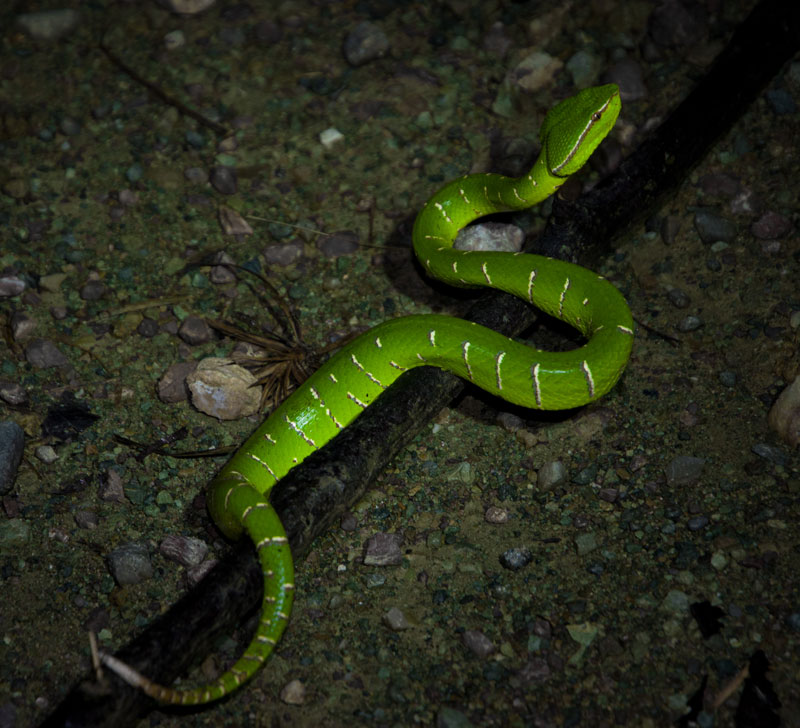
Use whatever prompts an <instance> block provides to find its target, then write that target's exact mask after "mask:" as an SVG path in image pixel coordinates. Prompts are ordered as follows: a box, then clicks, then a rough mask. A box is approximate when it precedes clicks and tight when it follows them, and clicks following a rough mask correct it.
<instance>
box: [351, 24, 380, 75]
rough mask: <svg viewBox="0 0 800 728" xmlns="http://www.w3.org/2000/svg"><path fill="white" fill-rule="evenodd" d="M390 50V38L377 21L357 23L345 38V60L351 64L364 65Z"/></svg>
mask: <svg viewBox="0 0 800 728" xmlns="http://www.w3.org/2000/svg"><path fill="white" fill-rule="evenodd" d="M388 50H389V39H388V38H387V36H386V33H384V32H383V30H382V29H381V27H380V26H379V25H378V24H377V23H372V22H370V21H368V20H365V21H364V22H362V23H359V24H358V25H356V27H355V28H353V30H351V31H350V32H349V33H348V34H347V37H346V38H345V40H344V44H343V51H344V57H345V60H347V62H348V63H349V64H350V65H351V66H363V65H364V64H365V63H368V62H369V61H374V60H375V59H376V58H381V57H382V56H384V55H386V53H387V52H388Z"/></svg>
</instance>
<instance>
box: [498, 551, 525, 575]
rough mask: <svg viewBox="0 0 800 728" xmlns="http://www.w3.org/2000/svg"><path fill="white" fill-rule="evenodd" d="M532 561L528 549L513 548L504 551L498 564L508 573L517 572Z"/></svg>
mask: <svg viewBox="0 0 800 728" xmlns="http://www.w3.org/2000/svg"><path fill="white" fill-rule="evenodd" d="M532 560H533V554H532V553H531V551H530V549H526V548H513V549H508V550H507V551H504V552H503V553H502V554H501V556H500V564H501V565H502V566H503V567H504V568H506V569H508V570H509V571H519V570H520V569H522V568H524V567H526V566H527V565H528V564H530V562H531V561H532Z"/></svg>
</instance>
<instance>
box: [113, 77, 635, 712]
mask: <svg viewBox="0 0 800 728" xmlns="http://www.w3.org/2000/svg"><path fill="white" fill-rule="evenodd" d="M620 108H621V102H620V96H619V89H618V88H617V86H615V85H613V84H608V85H605V86H599V87H594V88H588V89H585V90H583V91H581V92H580V93H578V94H577V95H575V96H573V97H571V98H568V99H566V100H564V101H562V102H561V103H559V104H558V105H557V106H555V107H554V108H553V109H552V110H551V111H550V112H549V113H548V114H547V116H546V117H545V120H544V122H543V123H542V128H541V132H540V139H541V143H542V151H541V154H540V155H539V157H538V159H537V160H536V162H535V163H534V166H533V168H532V169H531V170H530V172H529V173H528V174H526V175H524V176H523V177H520V178H519V179H512V178H509V177H503V176H500V175H496V174H472V175H468V176H465V177H461V178H460V179H457V180H454V181H452V182H449V183H448V184H446V185H445V186H444V187H442V188H441V189H440V190H439V191H438V192H437V193H436V194H435V195H433V197H431V198H430V199H429V200H428V202H427V203H426V204H425V206H424V207H423V208H422V210H421V212H420V213H419V215H418V216H417V219H416V222H415V223H414V230H413V243H414V251H415V253H416V255H417V257H418V259H419V260H420V262H421V263H422V265H423V266H424V267H425V270H426V271H427V272H428V273H429V274H430V275H432V276H435V277H436V278H438V279H440V280H442V281H445V282H446V283H449V284H451V285H454V286H460V287H480V286H488V287H491V288H497V289H500V290H503V291H507V292H508V293H512V294H514V295H515V296H519V297H520V298H522V299H523V300H525V301H527V302H529V303H531V304H533V305H535V306H537V307H538V308H540V309H542V310H543V311H545V312H546V313H548V314H550V315H552V316H555V317H556V318H559V319H561V320H562V321H565V322H567V323H568V324H570V325H571V326H573V327H575V328H576V329H577V330H578V331H580V332H581V333H582V334H583V335H584V336H585V337H586V339H587V343H586V344H585V345H584V346H582V347H581V348H579V349H575V350H573V351H568V352H560V353H550V352H542V351H536V350H534V349H531V348H530V347H528V346H526V345H524V344H521V343H518V342H516V341H513V340H511V339H509V338H507V337H505V336H502V335H501V334H498V333H496V332H495V331H492V330H490V329H487V328H484V327H482V326H479V325H477V324H474V323H470V322H467V321H463V320H461V319H458V318H452V317H449V316H439V315H434V314H431V315H421V316H406V317H403V318H398V319H394V320H390V321H386V322H385V323H382V324H379V325H378V326H375V327H374V328H372V329H370V330H369V331H366V332H365V333H364V334H362V335H361V336H359V337H358V338H356V339H354V340H353V341H351V342H350V343H349V344H347V345H346V346H344V347H343V348H342V349H341V350H340V351H339V352H338V353H337V354H336V355H335V356H333V357H332V358H331V359H329V360H328V361H327V362H326V363H325V364H324V365H323V366H322V367H321V368H320V369H319V370H318V371H317V372H315V373H314V374H313V375H312V376H311V377H310V378H309V379H308V380H307V381H306V382H305V383H304V384H303V385H302V386H300V387H299V388H298V389H297V390H296V391H295V392H294V393H293V394H292V396H291V397H289V398H288V399H287V400H285V401H284V402H283V403H282V404H281V405H280V406H279V407H278V408H277V409H276V410H275V411H274V412H273V413H272V414H271V416H270V417H269V418H268V419H267V420H266V421H265V422H264V423H263V424H262V425H261V426H260V427H259V428H258V429H257V430H256V431H255V432H254V433H253V434H252V435H251V436H250V438H249V439H248V440H247V441H246V442H245V444H244V445H243V446H242V447H241V448H240V449H239V450H238V451H237V452H236V454H235V455H234V456H233V457H232V458H231V459H230V461H229V462H228V463H227V464H226V465H225V466H224V467H223V468H222V470H221V471H220V473H219V475H217V477H216V478H214V480H213V481H212V482H211V484H210V486H209V491H208V497H207V501H208V509H209V512H210V513H211V516H212V518H213V519H214V522H215V523H216V524H217V526H218V527H219V528H220V530H221V531H222V532H223V533H224V534H225V535H226V536H228V537H229V538H231V539H237V538H239V536H241V535H242V532H243V531H244V532H246V533H247V535H248V536H249V537H250V538H251V539H252V541H253V543H254V544H255V547H256V550H257V552H258V557H259V561H260V563H261V567H262V570H263V574H264V596H263V603H262V611H261V617H260V621H259V624H258V628H257V629H256V633H255V636H254V637H253V640H252V641H251V643H250V645H249V646H248V647H247V649H246V650H245V652H244V653H243V654H242V656H241V657H240V658H239V659H238V661H237V662H236V663H235V664H234V665H233V667H231V668H230V669H229V670H227V671H226V672H224V673H223V674H222V675H221V676H220V677H219V678H217V679H216V680H215V681H214V682H212V683H210V684H208V685H205V686H202V687H199V688H190V689H182V688H169V687H164V686H161V685H157V684H156V683H154V682H152V681H150V680H149V679H147V678H146V677H144V676H142V675H141V674H139V673H138V672H136V671H134V670H133V669H132V668H130V667H128V666H127V665H125V664H124V663H121V662H120V661H119V660H117V659H116V658H114V657H112V656H110V655H106V654H102V655H101V659H102V661H103V662H104V663H105V664H106V665H107V666H109V667H110V668H111V669H113V670H114V671H116V672H118V673H119V674H121V675H122V677H123V678H124V679H126V680H127V681H128V682H130V683H131V684H133V685H136V686H138V687H140V688H141V689H142V690H144V691H145V692H146V693H147V694H148V695H150V696H152V697H153V698H156V699H157V700H159V701H162V702H166V703H177V704H184V705H191V704H198V703H205V702H209V701H212V700H216V699H218V698H221V697H222V696H224V695H226V694H228V693H230V692H232V691H233V690H235V689H236V688H238V687H239V686H240V685H242V684H243V683H244V682H245V681H247V680H249V679H250V678H251V677H252V676H253V675H254V674H255V672H256V671H257V670H258V668H259V667H260V666H261V665H263V664H264V662H265V661H266V659H267V658H268V657H269V655H270V654H271V653H272V651H273V649H274V648H275V645H276V644H277V642H278V640H279V639H280V637H281V635H282V634H283V631H284V629H285V628H286V624H287V621H288V619H289V613H290V611H291V606H292V599H293V594H294V567H293V563H292V555H291V551H290V549H289V544H288V542H287V538H286V534H285V532H284V529H283V525H282V524H281V521H280V519H279V517H278V514H277V513H276V512H275V510H274V508H273V507H272V506H271V505H270V502H269V493H270V490H271V489H272V487H273V486H274V485H275V483H277V482H278V480H280V479H281V478H282V477H283V476H284V475H285V474H286V473H287V472H288V471H289V470H291V469H292V468H293V467H295V466H296V465H298V464H299V463H301V462H302V461H303V460H304V459H305V458H306V457H308V456H309V455H310V454H311V453H313V452H314V451H315V450H317V449H318V448H320V447H322V446H323V445H324V444H325V443H326V442H328V441H329V440H330V439H331V438H333V437H334V436H335V435H336V434H337V433H338V432H339V431H340V430H342V429H343V428H345V427H347V425H348V424H350V423H351V422H352V421H353V420H354V419H355V418H356V417H358V415H360V414H361V413H362V412H363V411H364V410H365V409H366V408H367V407H369V405H370V403H372V402H374V401H375V399H376V398H377V397H379V396H380V394H381V392H383V391H384V390H385V389H386V388H387V387H389V386H390V385H391V384H392V382H394V381H395V379H397V378H398V377H399V376H400V375H401V374H402V373H403V372H405V371H407V370H409V369H411V368H413V367H417V366H423V365H433V366H437V367H441V368H442V369H447V370H449V371H451V372H453V373H455V374H457V375H458V376H459V377H462V378H464V379H466V380H468V381H470V382H473V383H475V384H477V385H478V386H479V387H481V388H483V389H485V390H486V391H487V392H490V393H492V394H496V395H499V396H500V397H502V398H503V399H505V400H507V401H509V402H513V403H514V404H518V405H523V406H525V407H531V408H535V409H548V410H554V409H568V408H572V407H578V406H580V405H583V404H586V403H587V402H592V401H593V400H596V399H597V398H598V397H602V396H603V395H604V394H605V393H606V392H608V391H609V390H610V389H611V388H612V387H613V386H614V384H615V383H616V382H617V380H618V379H619V377H620V374H621V373H622V371H623V369H624V368H625V365H626V363H627V361H628V357H629V355H630V352H631V347H632V344H633V319H632V318H631V313H630V310H629V308H628V305H627V303H626V302H625V299H624V298H623V297H622V295H621V294H620V293H619V291H617V289H616V288H615V287H614V286H613V285H611V284H610V283H609V282H608V281H606V280H605V279H604V278H602V277H601V276H598V275H597V274H595V273H592V272H591V271H589V270H586V269H585V268H581V267H579V266H577V265H573V264H571V263H565V262H562V261H559V260H553V259H550V258H544V257H541V256H537V255H527V254H522V253H508V252H484V251H462V250H455V249H454V248H453V243H454V241H455V238H456V235H457V234H458V232H459V230H461V229H462V228H463V227H465V226H466V225H467V224H468V223H470V222H472V221H473V220H475V219H477V218H479V217H482V216H484V215H487V214H489V213H494V212H502V211H509V210H521V209H525V208H528V207H530V206H532V205H535V204H536V203H538V202H541V201H542V200H544V199H545V198H547V197H548V196H550V195H552V194H553V193H554V192H555V191H556V190H557V189H558V188H559V187H560V186H561V185H562V184H563V183H564V182H565V181H566V180H567V178H568V177H569V176H570V175H571V174H573V173H575V172H577V171H578V170H579V169H580V168H581V167H582V166H583V164H584V163H585V162H586V160H587V159H588V158H589V157H590V155H591V154H592V152H593V151H594V150H595V148H596V147H597V145H598V144H599V143H600V142H601V141H602V140H603V139H604V138H605V136H606V135H607V134H608V133H609V131H610V130H611V128H612V127H613V126H614V123H615V122H616V119H617V116H618V115H619V112H620Z"/></svg>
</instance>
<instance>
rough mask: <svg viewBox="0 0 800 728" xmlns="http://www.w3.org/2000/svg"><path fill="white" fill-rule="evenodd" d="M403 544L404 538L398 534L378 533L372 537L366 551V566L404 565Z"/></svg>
mask: <svg viewBox="0 0 800 728" xmlns="http://www.w3.org/2000/svg"><path fill="white" fill-rule="evenodd" d="M402 544H403V537H402V536H401V535H400V534H398V533H376V534H375V535H374V536H370V538H369V539H367V544H366V549H365V551H364V564H366V565H368V566H396V565H398V564H401V563H403V552H402V550H401V546H402Z"/></svg>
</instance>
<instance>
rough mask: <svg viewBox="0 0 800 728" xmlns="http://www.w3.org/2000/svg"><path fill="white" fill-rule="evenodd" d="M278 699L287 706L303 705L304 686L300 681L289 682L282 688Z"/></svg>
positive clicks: (304, 699) (304, 700) (304, 697)
mask: <svg viewBox="0 0 800 728" xmlns="http://www.w3.org/2000/svg"><path fill="white" fill-rule="evenodd" d="M280 697H281V700H282V701H283V702H284V703H286V704H287V705H303V703H305V702H306V686H305V685H303V683H302V682H301V681H300V680H290V681H289V682H288V683H286V685H284V686H283V689H282V690H281V696H280Z"/></svg>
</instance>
